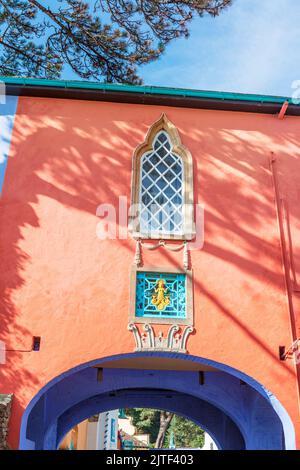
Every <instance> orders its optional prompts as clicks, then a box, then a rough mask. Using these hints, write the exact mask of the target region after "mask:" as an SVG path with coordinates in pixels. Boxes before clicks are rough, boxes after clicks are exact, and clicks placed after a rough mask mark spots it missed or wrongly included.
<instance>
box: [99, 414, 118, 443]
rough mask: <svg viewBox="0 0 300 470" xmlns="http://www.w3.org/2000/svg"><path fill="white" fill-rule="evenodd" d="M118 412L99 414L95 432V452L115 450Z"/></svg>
mask: <svg viewBox="0 0 300 470" xmlns="http://www.w3.org/2000/svg"><path fill="white" fill-rule="evenodd" d="M118 417H119V410H111V411H106V412H105V413H100V414H99V418H98V422H97V423H95V424H96V426H97V432H96V446H95V447H94V449H96V450H117V448H118Z"/></svg>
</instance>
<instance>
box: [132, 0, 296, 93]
mask: <svg viewBox="0 0 300 470" xmlns="http://www.w3.org/2000/svg"><path fill="white" fill-rule="evenodd" d="M299 48H300V2H299V1H295V0H235V1H234V3H233V6H231V7H230V8H228V9H227V10H226V11H224V12H223V13H222V14H221V15H220V16H219V17H218V18H214V19H213V18H210V17H205V18H199V19H196V20H194V22H193V23H192V28H191V36H190V38H189V39H188V40H184V39H180V40H177V41H176V42H174V43H173V44H171V45H169V47H168V49H167V51H166V53H165V54H164V56H163V57H162V58H161V59H160V60H159V61H158V62H155V63H152V64H149V65H147V66H145V67H143V69H141V75H142V77H143V80H144V82H145V83H146V84H149V85H165V86H172V87H187V88H197V89H204V90H220V91H236V92H243V93H262V94H275V95H286V96H291V95H292V93H293V90H292V82H293V81H294V80H300V61H299Z"/></svg>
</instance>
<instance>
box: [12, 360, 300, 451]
mask: <svg viewBox="0 0 300 470" xmlns="http://www.w3.org/2000/svg"><path fill="white" fill-rule="evenodd" d="M140 357H148V358H149V357H161V358H166V357H169V358H172V359H173V360H176V359H180V360H181V361H191V362H194V363H197V364H199V370H201V367H203V366H210V367H213V368H214V369H217V370H214V371H206V372H205V380H204V382H203V383H200V382H199V373H198V372H195V371H186V370H157V369H155V370H144V369H142V370H141V369H135V368H130V369H129V368H122V369H118V368H115V367H114V364H113V363H114V361H116V360H120V359H128V358H130V359H131V361H132V360H133V359H135V358H140ZM102 363H105V368H103V374H102V378H101V381H99V379H98V375H97V372H98V371H97V367H101V364H102ZM131 363H132V362H131ZM110 364H111V367H110ZM124 407H148V408H158V409H165V410H169V411H173V412H175V413H177V414H180V415H183V416H185V417H187V418H189V419H191V420H192V421H194V422H195V423H197V424H199V425H200V426H201V427H202V428H203V429H205V430H207V431H208V432H209V433H210V434H211V435H212V437H213V438H214V440H215V441H216V443H217V444H218V447H219V448H220V449H224V450H225V449H237V450H238V449H295V435H294V428H293V424H292V421H291V419H290V417H289V416H288V414H287V412H286V411H285V409H284V408H283V406H282V405H281V404H280V403H279V401H278V400H277V399H276V398H275V397H274V395H272V394H271V393H270V392H269V391H267V390H266V389H265V388H264V387H263V386H262V385H261V384H259V383H258V382H256V381H255V380H254V379H252V378H251V377H249V376H247V375H245V374H243V373H242V372H240V371H237V370H235V369H232V368H231V367H228V366H226V365H224V364H220V363H216V362H214V361H210V360H208V359H204V358H199V357H195V356H186V355H183V354H176V353H133V354H125V355H119V356H113V357H110V358H103V359H101V360H99V359H97V360H95V361H92V362H90V363H87V364H82V365H80V366H78V367H76V368H74V369H72V370H70V371H67V372H66V373H64V374H62V375H60V376H58V377H56V378H55V379H54V380H52V381H51V382H49V383H48V384H47V385H46V386H45V387H43V388H42V389H41V390H40V392H39V393H38V394H37V395H36V396H35V397H34V398H33V400H32V401H31V402H30V403H29V405H28V407H27V409H26V410H25V413H24V415H23V419H22V426H21V436H20V448H21V449H56V448H57V446H58V445H59V443H60V441H61V439H62V438H63V437H64V435H65V434H66V433H67V432H68V431H69V430H70V429H71V428H72V427H73V426H74V425H75V424H77V423H78V422H80V421H82V420H84V419H86V418H88V417H89V416H91V415H93V414H96V413H99V412H102V411H107V410H109V409H115V408H124Z"/></svg>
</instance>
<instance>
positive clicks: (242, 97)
mask: <svg viewBox="0 0 300 470" xmlns="http://www.w3.org/2000/svg"><path fill="white" fill-rule="evenodd" d="M0 82H2V83H5V84H8V85H9V84H11V85H20V86H25V87H26V86H38V87H52V88H64V89H85V90H101V91H105V90H107V91H119V92H127V93H141V94H148V95H170V96H178V97H190V98H209V99H216V100H221V101H226V100H235V101H248V102H251V101H253V102H260V103H279V104H281V103H284V102H285V101H288V102H289V103H292V98H291V97H284V96H272V95H256V94H246V93H234V92H226V91H206V90H193V89H185V88H170V87H160V86H147V85H121V84H111V83H98V82H88V81H78V80H48V79H38V78H18V77H5V76H4V77H3V76H0ZM292 104H294V105H295V103H292ZM298 106H299V105H298Z"/></svg>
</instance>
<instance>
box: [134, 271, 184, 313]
mask: <svg viewBox="0 0 300 470" xmlns="http://www.w3.org/2000/svg"><path fill="white" fill-rule="evenodd" d="M159 279H163V280H164V281H165V297H166V298H168V299H169V304H168V305H166V306H165V308H163V309H162V310H160V309H159V308H158V307H157V306H156V305H154V304H153V296H154V295H155V294H156V292H155V290H156V288H157V281H158V280H159ZM135 315H136V317H149V318H155V317H156V318H157V317H159V318H186V275H185V274H178V273H157V272H144V271H139V272H137V277H136V311H135Z"/></svg>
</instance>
